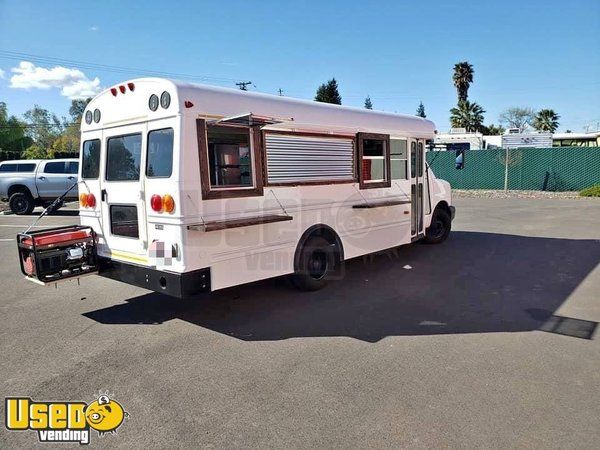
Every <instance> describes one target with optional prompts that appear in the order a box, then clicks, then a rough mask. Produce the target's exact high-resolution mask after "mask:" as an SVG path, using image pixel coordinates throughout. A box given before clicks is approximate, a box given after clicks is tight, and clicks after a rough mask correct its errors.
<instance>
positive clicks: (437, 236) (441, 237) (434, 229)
mask: <svg viewBox="0 0 600 450" xmlns="http://www.w3.org/2000/svg"><path fill="white" fill-rule="evenodd" d="M451 229H452V219H451V218H450V214H448V213H447V212H446V211H445V210H444V209H440V208H438V209H436V210H435V211H434V212H433V217H432V218H431V224H430V225H429V228H427V230H425V239H423V241H424V242H425V243H426V244H441V243H442V242H444V241H445V240H446V239H447V238H448V235H449V234H450V230H451Z"/></svg>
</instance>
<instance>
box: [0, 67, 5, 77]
mask: <svg viewBox="0 0 600 450" xmlns="http://www.w3.org/2000/svg"><path fill="white" fill-rule="evenodd" d="M2 78H4V70H2V69H0V79H2Z"/></svg>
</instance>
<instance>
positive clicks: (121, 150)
mask: <svg viewBox="0 0 600 450" xmlns="http://www.w3.org/2000/svg"><path fill="white" fill-rule="evenodd" d="M141 154H142V135H141V134H140V133H137V134H129V135H125V136H115V137H111V138H108V143H107V146H106V180H107V181H137V180H139V179H140V156H141Z"/></svg>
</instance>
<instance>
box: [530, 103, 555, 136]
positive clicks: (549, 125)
mask: <svg viewBox="0 0 600 450" xmlns="http://www.w3.org/2000/svg"><path fill="white" fill-rule="evenodd" d="M558 119H560V116H559V115H558V114H556V113H555V112H554V110H552V109H541V110H539V111H538V113H537V114H536V115H535V117H534V118H533V123H532V124H533V128H535V129H536V130H538V131H547V132H550V133H554V132H555V131H556V129H557V128H558Z"/></svg>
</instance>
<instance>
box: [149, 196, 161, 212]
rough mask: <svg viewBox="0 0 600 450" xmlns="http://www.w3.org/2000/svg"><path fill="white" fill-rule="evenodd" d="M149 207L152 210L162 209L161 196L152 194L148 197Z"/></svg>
mask: <svg viewBox="0 0 600 450" xmlns="http://www.w3.org/2000/svg"><path fill="white" fill-rule="evenodd" d="M150 207H151V208H152V210H153V211H156V212H161V211H162V197H161V196H160V195H157V194H154V195H153V196H152V197H150Z"/></svg>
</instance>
